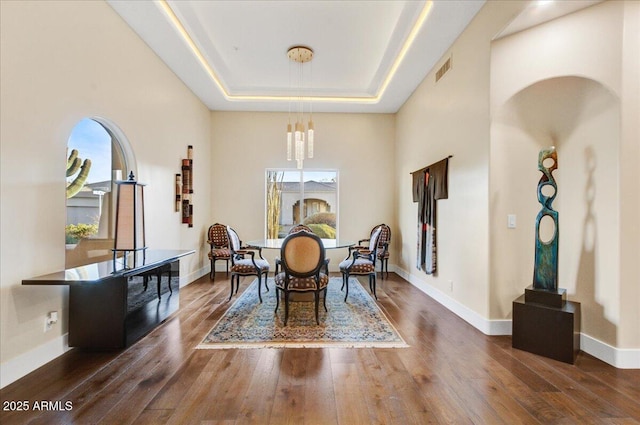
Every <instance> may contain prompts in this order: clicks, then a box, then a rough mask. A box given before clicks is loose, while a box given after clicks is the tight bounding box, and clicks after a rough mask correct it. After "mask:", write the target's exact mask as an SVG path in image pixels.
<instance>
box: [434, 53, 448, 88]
mask: <svg viewBox="0 0 640 425" xmlns="http://www.w3.org/2000/svg"><path fill="white" fill-rule="evenodd" d="M450 69H451V56H449V58H448V59H447V61H446V62H445V63H444V64H443V65H442V66H441V67H440V69H439V70H438V72H436V83H437V82H438V80H439V79H440V78H442V77H443V76H444V74H446V73H447V71H448V70H450Z"/></svg>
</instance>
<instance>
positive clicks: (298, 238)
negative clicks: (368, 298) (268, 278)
mask: <svg viewBox="0 0 640 425" xmlns="http://www.w3.org/2000/svg"><path fill="white" fill-rule="evenodd" d="M277 261H278V262H279V263H280V265H281V266H282V272H280V273H278V274H276V277H275V283H276V309H275V311H276V312H277V311H278V307H279V305H280V295H283V296H284V324H285V326H286V325H287V321H288V320H289V294H290V293H291V292H313V294H314V297H315V313H316V323H317V324H320V320H319V319H318V305H319V304H320V293H321V292H324V298H323V306H324V310H325V311H327V303H326V299H327V286H328V284H329V276H328V275H327V274H326V273H322V268H323V267H326V264H327V260H326V259H325V250H324V245H323V244H322V240H321V239H320V238H319V237H318V236H317V235H315V234H313V233H311V232H305V231H300V232H294V233H291V234H290V235H288V236H287V237H286V238H285V239H284V241H283V242H282V247H281V248H280V259H279V260H277Z"/></svg>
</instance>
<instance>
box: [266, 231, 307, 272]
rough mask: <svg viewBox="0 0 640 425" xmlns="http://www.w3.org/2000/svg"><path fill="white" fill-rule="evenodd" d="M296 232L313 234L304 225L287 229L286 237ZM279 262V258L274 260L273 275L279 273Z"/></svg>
mask: <svg viewBox="0 0 640 425" xmlns="http://www.w3.org/2000/svg"><path fill="white" fill-rule="evenodd" d="M296 232H309V233H313V230H311V227H309V226H307V225H306V224H296V225H295V226H293V227H292V228H291V229H289V231H288V232H287V235H290V234H292V233H296ZM279 260H280V259H279V258H276V271H275V274H278V273H279V272H280V261H279Z"/></svg>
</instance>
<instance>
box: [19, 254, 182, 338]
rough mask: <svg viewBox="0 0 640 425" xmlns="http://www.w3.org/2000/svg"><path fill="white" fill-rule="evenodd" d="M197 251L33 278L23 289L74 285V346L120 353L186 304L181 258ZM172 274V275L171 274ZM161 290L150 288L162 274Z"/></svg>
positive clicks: (71, 288) (71, 296)
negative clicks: (182, 302) (182, 294)
mask: <svg viewBox="0 0 640 425" xmlns="http://www.w3.org/2000/svg"><path fill="white" fill-rule="evenodd" d="M194 252H195V251H193V250H190V251H189V250H150V249H146V250H144V251H138V252H136V253H135V254H134V253H130V254H128V256H127V259H126V266H127V267H126V268H125V266H124V261H123V258H117V259H115V260H109V261H103V262H100V263H93V264H87V265H86V266H80V267H76V268H73V269H68V270H64V271H60V272H55V273H50V274H47V275H43V276H38V277H33V278H31V279H25V280H23V281H22V284H23V285H67V286H69V346H70V347H82V348H89V349H114V348H123V347H127V346H129V345H131V344H132V343H134V342H135V341H137V340H138V339H140V338H141V337H143V336H144V335H146V334H147V333H149V332H150V331H151V330H153V329H154V328H155V327H156V326H157V325H158V324H160V323H161V322H162V321H164V320H166V319H167V317H169V315H171V314H172V313H173V312H175V311H176V310H178V308H179V305H180V298H179V290H180V284H179V283H180V263H179V259H180V257H184V256H186V255H190V254H193V253H194ZM167 271H168V273H166V272H167ZM167 275H168V277H167V279H166V284H165V283H164V280H161V281H160V282H157V288H158V289H157V291H156V290H154V289H153V288H151V289H147V288H146V286H147V285H145V284H146V283H147V282H148V279H151V278H153V276H156V278H157V279H162V277H163V276H167Z"/></svg>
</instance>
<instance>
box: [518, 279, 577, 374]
mask: <svg viewBox="0 0 640 425" xmlns="http://www.w3.org/2000/svg"><path fill="white" fill-rule="evenodd" d="M512 346H513V348H517V349H520V350H524V351H528V352H530V353H534V354H539V355H541V356H545V357H549V358H551V359H554V360H559V361H562V362H565V363H571V364H573V363H574V362H575V359H576V356H577V355H578V352H579V351H580V303H577V302H572V301H567V300H566V291H565V290H564V289H558V291H546V290H540V289H533V288H532V287H529V288H527V289H526V290H525V294H524V295H521V296H520V297H518V298H517V299H515V300H514V301H513V331H512Z"/></svg>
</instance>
